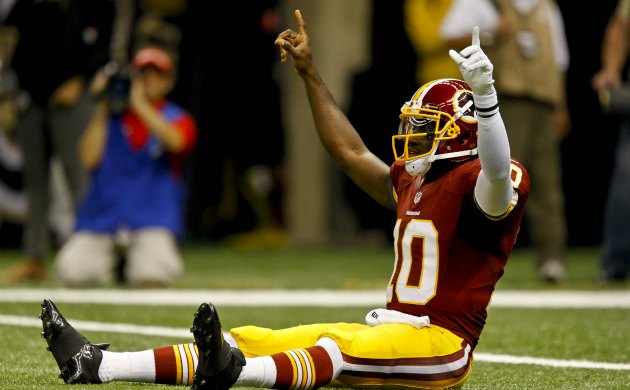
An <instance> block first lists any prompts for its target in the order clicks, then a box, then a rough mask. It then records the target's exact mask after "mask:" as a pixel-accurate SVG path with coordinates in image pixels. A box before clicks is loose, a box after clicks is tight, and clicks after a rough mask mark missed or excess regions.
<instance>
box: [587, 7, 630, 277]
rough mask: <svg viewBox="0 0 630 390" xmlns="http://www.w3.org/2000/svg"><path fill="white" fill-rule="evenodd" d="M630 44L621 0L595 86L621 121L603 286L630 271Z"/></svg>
mask: <svg viewBox="0 0 630 390" xmlns="http://www.w3.org/2000/svg"><path fill="white" fill-rule="evenodd" d="M629 44H630V0H619V1H618V2H617V7H616V9H615V11H614V13H613V14H612V15H611V16H610V19H609V21H608V25H607V27H606V31H605V35H604V41H603V42H602V49H601V50H602V51H601V69H600V70H599V71H598V72H597V73H595V75H594V76H593V79H592V85H593V88H594V89H595V91H597V92H598V93H599V95H600V99H601V103H602V105H603V108H604V109H605V110H606V112H608V113H609V114H611V115H618V116H619V117H620V123H619V133H618V138H617V146H616V152H615V164H614V168H613V174H612V177H611V181H610V186H609V188H608V195H607V201H606V206H605V212H604V226H603V231H602V239H603V242H602V258H601V264H600V279H601V281H602V282H605V283H607V282H623V281H625V280H627V278H628V273H629V271H630V201H629V200H630V92H629V91H630V86H629V85H628V84H627V82H628V75H627V74H624V69H625V66H626V63H627V61H628V52H629V50H628V49H629V48H628V45H629Z"/></svg>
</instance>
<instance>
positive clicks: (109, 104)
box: [56, 46, 197, 286]
mask: <svg viewBox="0 0 630 390" xmlns="http://www.w3.org/2000/svg"><path fill="white" fill-rule="evenodd" d="M173 56H174V54H172V53H169V52H167V51H166V50H164V49H162V48H160V47H157V46H146V47H144V48H141V49H140V50H138V51H137V53H135V55H134V57H133V60H132V66H133V68H134V69H133V70H134V73H133V74H132V76H131V88H130V91H129V96H128V98H129V101H128V105H127V106H124V107H121V108H122V110H121V111H119V110H118V109H117V108H118V107H116V106H115V104H114V102H115V101H118V100H121V96H110V95H108V94H107V93H105V96H104V97H102V98H101V99H100V101H99V102H98V104H97V106H96V109H95V110H94V115H93V116H92V118H91V121H90V123H89V125H88V127H87V129H86V131H85V134H84V135H83V137H82V138H81V142H80V150H79V152H80V157H81V161H82V163H83V164H84V166H85V167H86V169H88V170H89V171H90V172H91V174H92V176H91V183H90V188H89V190H88V192H87V194H86V197H85V201H84V202H83V203H82V205H81V207H80V209H79V212H78V215H77V224H76V229H75V230H76V231H75V232H74V233H73V234H72V236H71V237H70V238H69V239H68V241H67V242H66V243H65V244H64V246H63V247H62V248H61V249H60V251H59V253H58V256H57V259H56V265H57V276H58V278H59V280H61V281H62V282H63V283H66V284H70V285H84V284H93V283H104V282H105V281H106V280H107V278H108V277H109V276H110V275H111V272H112V270H114V269H115V267H116V265H117V259H118V258H117V250H119V249H120V250H123V251H124V253H125V258H126V264H125V278H126V280H127V281H128V282H129V283H130V284H132V285H142V286H156V285H164V284H167V283H169V282H171V281H172V280H173V279H174V278H175V277H176V276H178V275H179V274H180V273H181V272H182V269H183V262H182V260H181V257H180V255H179V251H178V247H177V239H178V238H181V235H182V230H183V207H184V197H185V188H184V183H183V180H182V165H183V163H184V161H185V159H186V158H187V157H188V156H189V154H190V152H191V151H192V148H193V147H194V145H195V142H196V139H197V126H196V123H195V121H194V119H193V118H192V116H191V115H190V114H189V113H187V112H186V111H184V110H183V109H182V108H181V107H179V106H178V105H176V104H175V103H173V102H171V101H169V100H167V95H168V93H169V92H170V91H171V90H172V88H173V86H174V83H175V80H176V72H175V60H174V57H173ZM109 76H111V75H108V74H107V73H106V72H105V71H103V72H101V73H100V74H99V75H98V76H97V79H95V80H94V91H95V92H96V93H98V92H99V91H101V92H102V88H104V87H105V86H106V85H112V84H111V80H110V79H108V77H109ZM121 237H122V238H121Z"/></svg>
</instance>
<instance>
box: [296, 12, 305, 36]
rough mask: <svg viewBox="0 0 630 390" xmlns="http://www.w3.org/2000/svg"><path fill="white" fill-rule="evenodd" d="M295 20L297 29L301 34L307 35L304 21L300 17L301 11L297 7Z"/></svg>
mask: <svg viewBox="0 0 630 390" xmlns="http://www.w3.org/2000/svg"><path fill="white" fill-rule="evenodd" d="M295 20H296V21H297V24H298V29H299V30H298V31H299V32H300V34H301V35H307V34H306V23H305V22H304V18H302V13H301V12H300V10H299V9H296V10H295Z"/></svg>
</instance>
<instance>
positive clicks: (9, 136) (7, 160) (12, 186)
mask: <svg viewBox="0 0 630 390" xmlns="http://www.w3.org/2000/svg"><path fill="white" fill-rule="evenodd" d="M15 44H17V36H15V35H13V34H12V31H11V30H5V29H4V28H3V27H2V28H0V248H5V247H9V248H16V247H19V245H20V244H21V242H22V240H21V238H20V237H21V234H22V225H23V223H24V218H25V216H26V207H27V202H26V194H25V193H24V185H23V180H22V164H23V158H22V153H21V151H20V148H19V144H18V142H17V134H15V127H16V125H17V119H18V115H19V112H20V106H19V101H20V99H19V97H20V91H19V87H18V81H17V75H16V74H15V71H13V69H11V67H10V62H11V57H12V56H13V50H14V49H15Z"/></svg>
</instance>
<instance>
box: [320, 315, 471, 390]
mask: <svg viewBox="0 0 630 390" xmlns="http://www.w3.org/2000/svg"><path fill="white" fill-rule="evenodd" d="M322 337H328V338H330V339H332V340H334V341H335V343H336V344H337V345H338V346H339V348H340V351H341V355H342V356H343V367H342V370H341V373H340V374H339V376H338V377H336V382H337V383H338V384H339V385H341V386H343V387H365V386H378V387H390V386H391V387H414V388H426V389H432V388H436V389H437V388H439V389H442V388H452V387H458V386H461V385H462V384H463V383H464V381H465V380H466V378H467V377H468V374H469V372H470V368H471V366H472V348H471V347H470V345H468V343H466V342H465V341H464V340H463V339H462V338H460V337H458V336H456V335H455V334H453V333H451V332H449V331H448V330H446V329H444V328H441V327H439V326H436V325H430V326H426V327H422V328H419V329H418V328H416V327H414V326H411V325H408V324H399V323H392V324H383V325H378V326H374V327H370V328H367V329H365V330H361V331H356V332H345V331H342V330H337V329H332V330H330V331H329V332H326V333H324V334H323V335H322Z"/></svg>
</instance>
